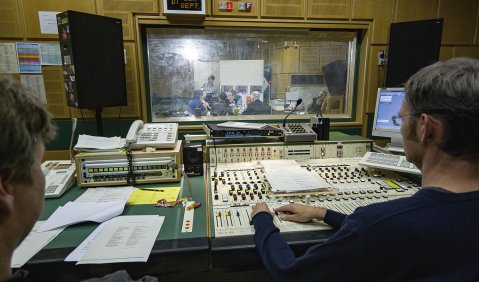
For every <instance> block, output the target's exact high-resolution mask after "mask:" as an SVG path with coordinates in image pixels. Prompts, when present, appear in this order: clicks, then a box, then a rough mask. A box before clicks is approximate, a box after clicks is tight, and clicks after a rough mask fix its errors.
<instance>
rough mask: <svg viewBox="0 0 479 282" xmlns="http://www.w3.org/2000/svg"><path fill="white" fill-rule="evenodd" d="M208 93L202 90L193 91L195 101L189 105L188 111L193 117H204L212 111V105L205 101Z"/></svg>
mask: <svg viewBox="0 0 479 282" xmlns="http://www.w3.org/2000/svg"><path fill="white" fill-rule="evenodd" d="M205 95H206V92H204V91H202V90H194V91H193V99H191V101H190V102H189V103H188V110H189V111H190V113H191V114H192V115H195V116H204V115H206V113H207V112H208V110H210V105H209V103H208V102H206V101H205Z"/></svg>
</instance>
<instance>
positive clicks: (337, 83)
mask: <svg viewBox="0 0 479 282" xmlns="http://www.w3.org/2000/svg"><path fill="white" fill-rule="evenodd" d="M146 34H147V44H148V46H147V48H148V68H149V82H150V85H149V86H150V93H149V94H150V99H151V112H152V120H153V121H165V119H167V120H168V121H192V120H197V119H198V118H201V119H211V120H225V119H255V120H257V119H268V120H271V119H280V118H283V117H284V115H285V114H287V113H289V112H291V111H292V110H293V109H294V108H295V106H296V104H297V101H298V99H302V103H301V104H300V105H298V106H297V107H296V109H295V111H294V114H297V115H303V116H304V117H305V118H309V117H310V116H311V115H318V114H323V115H326V116H330V117H348V118H350V117H351V101H352V89H353V87H352V81H353V79H352V78H353V77H354V76H353V75H354V73H353V70H354V59H355V36H356V33H354V32H337V31H335V32H332V31H310V30H303V29H301V30H294V29H286V30H285V29H277V30H275V29H270V30H263V29H248V30H236V29H234V30H233V31H232V30H231V29H228V30H227V29H219V28H217V29H199V28H178V27H175V28H172V27H166V26H165V27H155V28H147V32H146ZM297 117H299V116H297Z"/></svg>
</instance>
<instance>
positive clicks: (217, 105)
mask: <svg viewBox="0 0 479 282" xmlns="http://www.w3.org/2000/svg"><path fill="white" fill-rule="evenodd" d="M229 104H230V103H229V101H228V96H227V95H226V93H225V92H221V93H220V95H219V101H218V102H214V103H213V105H212V107H211V115H212V116H225V115H226V113H229V112H231V108H230V105H229Z"/></svg>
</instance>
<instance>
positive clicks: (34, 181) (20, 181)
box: [0, 77, 55, 281]
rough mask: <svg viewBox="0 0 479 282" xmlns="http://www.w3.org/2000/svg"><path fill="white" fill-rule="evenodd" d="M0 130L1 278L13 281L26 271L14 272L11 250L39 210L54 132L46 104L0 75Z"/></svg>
mask: <svg viewBox="0 0 479 282" xmlns="http://www.w3.org/2000/svg"><path fill="white" fill-rule="evenodd" d="M0 132H1V134H0V156H1V160H0V281H4V280H6V281H17V280H21V279H22V278H23V277H24V276H25V275H26V272H25V271H22V270H19V271H17V272H15V274H14V275H13V276H12V272H11V269H10V264H11V259H12V254H13V251H14V250H15V248H16V247H17V246H18V245H19V244H20V243H21V242H22V241H23V239H24V238H25V237H26V236H27V235H28V233H29V232H30V231H31V229H32V227H33V225H34V224H35V222H36V220H37V219H38V216H39V215H40V212H41V210H42V207H43V200H44V196H45V176H44V175H43V172H42V169H41V164H42V159H43V153H44V151H45V146H44V144H45V143H46V142H48V141H49V140H51V139H52V138H53V137H54V135H55V130H54V128H53V127H52V124H51V120H50V116H49V114H48V112H47V111H46V110H45V107H44V105H42V104H41V103H40V101H39V100H38V99H36V97H34V96H33V94H32V93H30V92H29V91H27V90H25V89H24V88H23V87H22V86H21V85H20V84H19V83H17V82H14V81H13V80H12V79H10V78H7V77H0Z"/></svg>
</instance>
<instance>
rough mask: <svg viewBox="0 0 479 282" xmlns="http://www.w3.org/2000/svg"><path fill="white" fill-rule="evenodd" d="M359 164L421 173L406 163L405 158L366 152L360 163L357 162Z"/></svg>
mask: <svg viewBox="0 0 479 282" xmlns="http://www.w3.org/2000/svg"><path fill="white" fill-rule="evenodd" d="M359 164H360V165H364V166H368V167H375V168H382V169H386V170H392V171H398V172H405V173H412V174H418V175H421V171H420V170H419V169H418V168H417V167H416V166H415V165H414V164H412V163H410V162H408V161H407V160H406V157H405V156H400V155H393V154H385V153H376V152H367V153H366V154H365V155H364V156H363V158H362V159H361V161H359Z"/></svg>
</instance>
